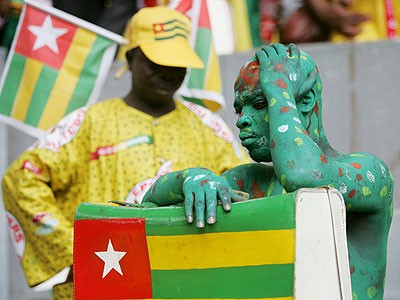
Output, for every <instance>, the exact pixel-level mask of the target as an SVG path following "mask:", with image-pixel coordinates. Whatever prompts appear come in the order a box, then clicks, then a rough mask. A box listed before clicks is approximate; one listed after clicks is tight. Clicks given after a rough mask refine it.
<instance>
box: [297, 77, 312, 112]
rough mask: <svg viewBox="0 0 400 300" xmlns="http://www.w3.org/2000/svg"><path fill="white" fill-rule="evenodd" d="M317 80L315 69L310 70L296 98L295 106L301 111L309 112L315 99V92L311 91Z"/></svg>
mask: <svg viewBox="0 0 400 300" xmlns="http://www.w3.org/2000/svg"><path fill="white" fill-rule="evenodd" d="M316 82H317V75H316V73H315V71H314V70H313V71H311V72H310V73H309V74H308V77H307V79H306V80H305V81H304V83H303V85H302V86H301V88H300V92H299V96H298V99H297V101H296V102H297V108H298V109H299V110H300V111H301V112H302V113H308V112H310V111H311V110H312V109H313V108H314V106H315V102H316V101H317V97H316V96H315V92H314V91H313V87H314V85H315V83H316Z"/></svg>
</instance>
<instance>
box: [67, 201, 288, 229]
mask: <svg viewBox="0 0 400 300" xmlns="http://www.w3.org/2000/svg"><path fill="white" fill-rule="evenodd" d="M295 196H296V193H288V194H285V195H278V196H273V197H268V198H262V199H257V200H250V201H245V202H240V203H234V204H233V205H232V211H231V212H230V213H226V212H224V211H223V210H222V208H221V206H218V211H217V214H218V215H217V220H218V221H217V223H215V224H214V225H212V226H206V227H205V228H197V227H196V226H194V225H193V224H188V223H187V222H186V220H185V216H184V208H183V207H158V208H157V209H154V208H148V209H145V208H133V207H132V208H127V207H123V206H121V207H115V206H107V205H99V204H97V205H96V204H88V203H83V204H81V205H79V207H78V210H77V212H76V214H75V220H83V219H99V218H146V234H147V235H150V236H152V235H185V234H195V233H214V232H231V231H237V232H240V231H250V230H277V229H295V201H294V198H295ZM244 215H245V216H246V218H244V217H243V216H244ZM250 219H251V222H249V221H248V220H250ZM165 224H173V225H174V226H165Z"/></svg>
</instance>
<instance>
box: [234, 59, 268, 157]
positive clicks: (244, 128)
mask: <svg viewBox="0 0 400 300" xmlns="http://www.w3.org/2000/svg"><path fill="white" fill-rule="evenodd" d="M249 64H252V62H250V63H249ZM249 64H248V65H246V66H245V67H243V68H242V69H241V71H240V74H239V77H238V79H237V80H236V83H235V102H234V104H233V105H234V108H235V111H236V113H237V114H238V115H239V117H238V120H237V122H236V126H237V127H238V128H239V129H240V134H239V138H240V140H241V143H242V146H244V147H246V148H247V150H248V151H249V154H250V156H251V158H252V159H253V160H255V161H257V162H270V161H272V159H271V147H270V133H269V123H268V103H267V100H266V99H265V97H264V95H263V93H262V90H261V87H260V84H259V73H258V71H259V69H258V62H256V63H254V64H253V65H249Z"/></svg>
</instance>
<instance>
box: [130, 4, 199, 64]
mask: <svg viewBox="0 0 400 300" xmlns="http://www.w3.org/2000/svg"><path fill="white" fill-rule="evenodd" d="M190 30H191V26H190V20H189V18H188V17H186V16H185V15H183V14H182V13H180V12H178V11H176V10H172V9H169V8H168V7H166V6H155V7H145V8H142V9H141V10H139V11H138V12H137V13H136V14H135V15H134V16H133V17H132V19H131V20H130V23H129V27H128V35H127V38H128V39H129V45H128V49H129V50H130V49H133V48H136V47H140V49H141V50H142V52H143V53H144V54H145V55H146V57H147V58H148V59H150V60H151V61H152V62H154V63H156V64H158V65H162V66H170V67H184V68H196V69H202V68H204V64H203V62H202V61H201V59H200V58H199V57H198V56H197V54H196V52H194V50H193V49H192V47H191V45H190V41H189V39H190Z"/></svg>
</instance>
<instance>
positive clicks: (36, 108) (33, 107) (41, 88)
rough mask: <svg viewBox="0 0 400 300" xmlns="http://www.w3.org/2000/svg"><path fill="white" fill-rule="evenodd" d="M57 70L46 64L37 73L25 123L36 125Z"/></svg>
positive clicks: (51, 88)
mask: <svg viewBox="0 0 400 300" xmlns="http://www.w3.org/2000/svg"><path fill="white" fill-rule="evenodd" d="M57 74H58V70H55V69H53V68H51V67H49V66H47V65H43V69H42V71H41V73H40V75H39V78H38V81H37V83H36V86H35V90H34V92H33V94H32V98H31V102H30V104H29V108H28V111H27V114H26V117H25V120H24V122H25V123H26V124H29V125H32V126H35V127H36V126H37V125H38V123H39V121H40V118H41V116H42V114H43V110H44V108H45V107H46V104H47V100H48V99H49V96H50V93H51V91H52V90H53V86H54V83H55V81H56V79H57Z"/></svg>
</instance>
